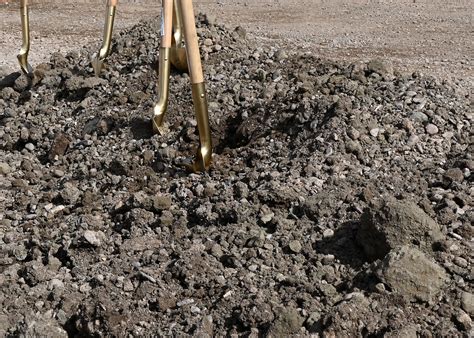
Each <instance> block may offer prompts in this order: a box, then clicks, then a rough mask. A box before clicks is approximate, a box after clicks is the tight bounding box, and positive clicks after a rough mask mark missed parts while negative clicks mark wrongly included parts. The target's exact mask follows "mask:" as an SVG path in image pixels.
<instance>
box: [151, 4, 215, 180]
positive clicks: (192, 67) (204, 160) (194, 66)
mask: <svg viewBox="0 0 474 338" xmlns="http://www.w3.org/2000/svg"><path fill="white" fill-rule="evenodd" d="M174 2H175V3H174V13H175V15H174V19H175V20H174V21H175V26H174V27H175V34H176V33H177V28H181V27H180V25H182V31H183V32H184V43H185V44H186V48H184V47H183V46H182V45H180V46H178V43H179V42H180V39H179V36H178V39H177V38H176V35H175V43H176V47H175V48H176V49H179V48H182V49H185V51H186V55H187V63H186V65H188V66H189V77H190V79H191V86H192V87H191V88H192V96H193V103H194V111H195V114H196V121H197V125H198V131H199V147H198V149H197V154H196V157H195V159H194V162H193V163H192V164H190V165H188V166H187V167H188V169H189V170H191V171H193V172H200V171H206V170H208V169H209V168H210V166H211V162H212V140H211V131H210V127H209V115H208V108H207V99H206V89H205V85H204V76H203V72H202V65H201V55H200V53H199V44H198V37H197V32H196V23H195V20H194V12H193V4H192V0H174ZM172 27H173V0H163V17H162V29H161V48H160V58H159V71H158V76H159V79H158V91H159V93H158V95H159V100H158V103H156V105H155V108H154V114H153V120H152V123H153V130H154V131H155V132H156V133H161V134H162V133H164V132H165V130H164V128H163V123H164V117H165V114H166V111H167V108H168V94H169V77H170V63H171V60H170V53H171V49H172ZM178 33H179V34H178V35H180V34H181V33H180V32H178ZM176 60H177V59H175V61H176ZM180 64H181V65H184V63H183V62H181V63H180ZM186 68H187V67H186Z"/></svg>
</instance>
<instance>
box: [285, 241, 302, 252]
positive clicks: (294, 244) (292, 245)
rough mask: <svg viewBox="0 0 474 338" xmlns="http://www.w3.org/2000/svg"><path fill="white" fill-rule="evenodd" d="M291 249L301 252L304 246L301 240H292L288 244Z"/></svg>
mask: <svg viewBox="0 0 474 338" xmlns="http://www.w3.org/2000/svg"><path fill="white" fill-rule="evenodd" d="M288 246H289V248H290V250H291V251H292V252H293V253H296V254H297V253H300V252H301V249H302V246H301V243H300V242H299V241H296V240H295V241H291V242H290V244H289V245H288Z"/></svg>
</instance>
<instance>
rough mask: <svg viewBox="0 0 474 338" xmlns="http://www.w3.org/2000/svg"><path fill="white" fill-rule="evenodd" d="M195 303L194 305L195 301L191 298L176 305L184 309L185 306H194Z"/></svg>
mask: <svg viewBox="0 0 474 338" xmlns="http://www.w3.org/2000/svg"><path fill="white" fill-rule="evenodd" d="M193 303H194V299H192V298H189V299H184V300H182V301H180V302H178V303H176V305H177V306H178V307H183V306H186V305H190V304H193Z"/></svg>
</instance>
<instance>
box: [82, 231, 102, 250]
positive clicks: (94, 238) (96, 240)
mask: <svg viewBox="0 0 474 338" xmlns="http://www.w3.org/2000/svg"><path fill="white" fill-rule="evenodd" d="M83 236H84V239H85V240H86V241H87V242H88V243H89V244H91V245H93V246H100V245H101V243H102V242H101V240H100V237H101V236H100V235H99V233H98V232H96V231H91V230H86V231H84V235H83Z"/></svg>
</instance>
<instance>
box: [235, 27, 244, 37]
mask: <svg viewBox="0 0 474 338" xmlns="http://www.w3.org/2000/svg"><path fill="white" fill-rule="evenodd" d="M235 32H236V33H237V35H238V36H239V37H240V38H241V39H245V38H246V37H247V31H246V30H245V28H243V27H242V26H238V27H236V28H235Z"/></svg>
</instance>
